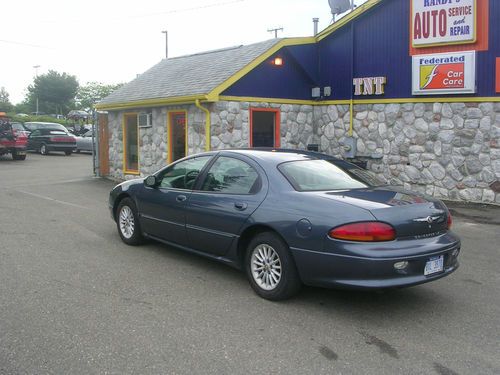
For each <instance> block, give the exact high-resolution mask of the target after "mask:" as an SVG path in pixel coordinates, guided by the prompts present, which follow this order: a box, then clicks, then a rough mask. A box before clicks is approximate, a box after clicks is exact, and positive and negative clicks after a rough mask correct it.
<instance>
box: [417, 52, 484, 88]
mask: <svg viewBox="0 0 500 375" xmlns="http://www.w3.org/2000/svg"><path fill="white" fill-rule="evenodd" d="M412 70H413V77H412V93H413V95H433V94H471V93H475V92H476V53H475V52H460V53H438V54H434V55H418V56H413V67H412Z"/></svg>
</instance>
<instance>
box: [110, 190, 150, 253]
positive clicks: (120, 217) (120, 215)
mask: <svg viewBox="0 0 500 375" xmlns="http://www.w3.org/2000/svg"><path fill="white" fill-rule="evenodd" d="M116 225H117V227H118V233H119V234H120V237H121V239H122V241H123V242H125V243H126V244H127V245H134V246H135V245H140V244H141V243H142V242H143V241H144V238H143V236H142V233H141V227H140V224H139V216H138V215H137V209H136V207H135V204H134V201H133V200H132V199H130V198H125V199H123V200H122V201H121V202H120V204H119V205H118V209H117V210H116Z"/></svg>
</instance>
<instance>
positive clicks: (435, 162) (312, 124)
mask: <svg viewBox="0 0 500 375" xmlns="http://www.w3.org/2000/svg"><path fill="white" fill-rule="evenodd" d="M205 106H206V107H207V108H208V109H209V110H210V112H211V122H212V128H211V134H212V135H211V148H212V149H214V150H218V149H225V148H232V147H249V145H250V143H249V132H250V125H249V112H250V107H253V108H277V109H279V111H280V114H281V116H280V117H281V121H280V132H281V147H283V148H293V149H306V147H307V145H308V144H311V143H318V144H319V145H320V151H321V152H324V153H327V154H330V155H335V156H339V157H344V155H345V151H344V141H345V138H346V137H347V136H349V134H348V132H349V124H350V112H349V106H348V105H324V106H322V105H317V106H310V105H291V104H276V103H266V102H263V103H249V102H217V103H213V104H210V105H205ZM172 110H186V111H187V114H188V118H187V121H188V154H189V155H191V154H194V153H197V152H202V151H204V149H205V113H204V112H202V111H201V110H200V109H198V108H196V106H194V105H190V106H178V107H168V108H167V107H165V108H157V109H153V122H154V124H153V127H151V128H141V129H140V135H141V136H140V139H141V145H140V172H141V175H142V176H145V175H148V174H150V173H152V172H154V171H156V170H157V169H159V168H161V167H162V166H164V165H165V164H166V160H167V150H168V145H167V134H166V123H167V111H172ZM123 114H124V112H110V114H109V126H110V132H111V137H110V166H111V176H113V177H115V178H133V177H134V176H125V177H124V176H123V145H122V134H121V133H122V118H123ZM352 136H353V137H354V138H355V139H356V140H357V141H356V145H357V154H356V159H357V160H361V161H366V162H367V166H368V168H369V169H370V170H372V171H374V172H376V173H377V174H378V175H379V176H383V177H384V178H385V179H386V180H387V181H388V182H389V183H391V184H397V185H402V186H404V187H405V188H407V189H412V190H416V191H419V192H422V193H426V194H428V195H432V196H435V197H438V198H443V199H450V200H462V201H472V202H485V203H497V204H500V103H405V104H367V105H355V106H354V121H353V133H352Z"/></svg>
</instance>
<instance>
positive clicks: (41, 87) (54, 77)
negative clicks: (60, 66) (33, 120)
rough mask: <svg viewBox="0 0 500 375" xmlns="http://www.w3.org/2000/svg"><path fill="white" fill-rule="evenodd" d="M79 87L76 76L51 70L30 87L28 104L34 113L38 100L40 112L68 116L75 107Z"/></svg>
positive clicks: (36, 79) (37, 78)
mask: <svg viewBox="0 0 500 375" xmlns="http://www.w3.org/2000/svg"><path fill="white" fill-rule="evenodd" d="M78 87H79V84H78V81H77V79H76V77H75V76H72V75H69V74H66V73H62V74H60V73H58V72H56V71H53V70H49V72H48V73H47V74H43V75H41V76H38V77H36V78H35V80H34V81H33V84H32V85H30V86H29V87H28V95H27V98H26V102H27V103H29V105H30V108H32V110H33V111H35V109H36V102H37V99H38V111H39V112H45V113H57V114H66V113H67V112H68V111H69V110H70V109H72V108H73V107H74V101H75V96H76V93H77V91H78Z"/></svg>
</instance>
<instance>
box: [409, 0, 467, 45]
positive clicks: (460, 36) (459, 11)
mask: <svg viewBox="0 0 500 375" xmlns="http://www.w3.org/2000/svg"><path fill="white" fill-rule="evenodd" d="M411 1H412V25H411V27H412V30H411V35H412V45H413V47H417V48H418V47H427V46H433V45H442V44H465V43H474V42H475V41H476V15H477V12H476V0H411Z"/></svg>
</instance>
